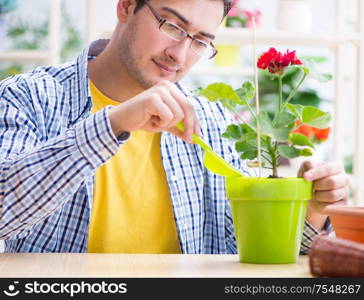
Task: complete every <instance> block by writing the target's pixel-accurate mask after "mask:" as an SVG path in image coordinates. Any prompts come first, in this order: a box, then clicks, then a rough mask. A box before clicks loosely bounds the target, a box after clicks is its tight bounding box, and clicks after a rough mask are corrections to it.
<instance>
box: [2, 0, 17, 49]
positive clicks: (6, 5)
mask: <svg viewBox="0 0 364 300" xmlns="http://www.w3.org/2000/svg"><path fill="white" fill-rule="evenodd" d="M17 7H18V1H17V0H0V46H1V45H4V39H5V36H6V21H5V18H4V15H5V14H6V13H8V12H10V11H12V10H14V9H15V8H17Z"/></svg>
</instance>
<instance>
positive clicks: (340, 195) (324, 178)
mask: <svg viewBox="0 0 364 300" xmlns="http://www.w3.org/2000/svg"><path fill="white" fill-rule="evenodd" d="M298 176H299V177H303V178H305V179H306V180H307V181H312V188H313V195H312V200H311V201H310V202H309V204H308V208H307V216H306V219H307V221H308V222H309V223H310V224H311V225H313V226H314V227H315V228H316V229H317V230H319V231H320V230H322V229H323V226H324V224H325V221H326V218H327V213H326V212H325V208H326V207H327V206H329V205H346V203H347V200H348V198H349V177H348V175H347V174H346V173H345V171H344V167H343V166H342V165H341V164H339V163H314V162H312V161H305V162H304V163H303V164H302V165H301V167H300V169H299V171H298Z"/></svg>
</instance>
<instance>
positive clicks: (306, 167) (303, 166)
mask: <svg viewBox="0 0 364 300" xmlns="http://www.w3.org/2000/svg"><path fill="white" fill-rule="evenodd" d="M315 165H316V163H314V162H313V161H310V160H306V161H304V162H303V163H302V164H301V166H300V169H299V170H298V177H303V174H304V173H305V172H306V171H308V170H310V169H312V168H314V167H315Z"/></svg>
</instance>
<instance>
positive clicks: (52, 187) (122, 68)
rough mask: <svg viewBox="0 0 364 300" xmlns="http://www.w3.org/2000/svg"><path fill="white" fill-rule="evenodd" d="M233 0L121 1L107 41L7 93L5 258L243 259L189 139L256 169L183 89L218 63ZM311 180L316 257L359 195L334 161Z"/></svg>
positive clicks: (0, 138) (1, 167) (0, 171)
mask: <svg viewBox="0 0 364 300" xmlns="http://www.w3.org/2000/svg"><path fill="white" fill-rule="evenodd" d="M230 2H231V1H227V0H183V1H182V0H150V1H144V0H141V1H136V0H119V2H118V5H117V18H118V24H117V26H116V28H115V31H114V33H113V36H112V38H111V40H110V41H98V42H96V43H94V44H93V45H91V47H90V48H89V49H87V50H85V51H84V52H83V53H82V54H81V56H80V57H79V58H78V59H77V61H76V62H71V63H68V64H65V65H62V66H57V67H43V68H39V69H36V70H34V71H33V72H30V73H28V74H23V75H20V76H15V77H12V78H9V79H7V80H5V81H3V82H2V83H1V85H0V99H1V100H0V151H1V153H0V154H1V156H0V237H1V238H2V239H4V240H5V251H7V252H87V251H88V252H119V253H236V245H235V240H234V232H233V225H232V219H231V211H230V206H229V202H228V201H227V199H226V195H225V186H224V178H222V177H219V176H216V175H214V174H212V173H211V172H208V171H207V170H206V169H205V168H204V167H203V165H202V151H201V150H200V149H199V148H198V147H197V146H196V145H194V144H192V143H191V138H192V133H197V134H200V135H202V136H203V137H204V138H205V139H207V140H208V142H209V143H210V145H211V146H212V148H213V149H214V150H215V151H217V152H218V153H219V154H220V155H222V156H223V157H224V158H226V160H228V161H229V162H231V163H232V164H234V165H235V166H236V167H237V168H240V169H241V170H242V171H243V172H245V173H246V174H247V175H249V169H248V168H247V167H246V165H245V164H244V163H243V162H241V161H240V160H239V159H238V158H237V156H235V155H236V154H235V153H234V151H233V150H232V148H231V146H230V144H228V143H227V142H226V141H225V140H223V139H221V138H220V136H221V133H222V131H223V130H224V129H225V128H226V125H227V124H228V123H230V122H231V119H230V117H229V115H228V113H227V112H225V111H224V110H223V109H222V108H221V107H220V106H219V105H218V104H213V103H210V102H208V101H206V100H204V99H196V98H194V97H191V96H189V95H188V94H187V93H186V92H185V91H184V90H183V88H182V87H181V86H180V85H179V84H178V83H177V82H178V81H179V80H180V79H181V78H182V77H183V76H184V75H185V74H186V73H187V72H188V71H189V69H190V68H191V67H192V66H193V65H194V64H195V63H196V62H197V61H198V60H199V59H200V58H201V56H203V55H208V56H209V57H212V56H213V55H214V54H215V53H216V51H215V49H214V47H213V43H212V41H213V39H214V34H215V32H216V29H217V27H218V26H219V24H220V22H221V20H222V19H223V16H224V15H226V13H227V11H228V10H229V8H230V6H231V3H230ZM180 120H183V122H184V126H185V132H184V133H181V132H179V131H178V130H177V129H176V128H175V125H176V123H177V122H179V121H180ZM130 133H131V136H130ZM300 174H301V175H303V176H304V177H305V178H306V179H307V180H312V181H314V198H313V200H312V201H311V202H310V205H309V209H308V214H307V221H306V223H305V229H304V238H303V242H302V247H301V251H302V252H303V253H305V252H306V253H307V251H308V249H309V247H310V243H311V241H312V239H313V237H314V236H315V235H316V234H317V233H318V232H319V231H320V230H322V229H323V228H324V226H325V222H326V220H327V216H326V215H324V213H323V208H324V207H325V206H326V205H329V204H337V203H341V202H345V201H346V199H347V197H348V187H347V178H346V175H345V174H344V173H343V171H342V168H341V167H340V166H338V165H336V164H321V165H318V166H315V165H313V164H312V163H310V162H308V163H306V164H304V165H303V166H302V168H301V171H300ZM326 225H327V224H326Z"/></svg>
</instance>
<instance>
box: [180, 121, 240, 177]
mask: <svg viewBox="0 0 364 300" xmlns="http://www.w3.org/2000/svg"><path fill="white" fill-rule="evenodd" d="M176 127H177V128H178V129H179V130H180V131H182V132H184V126H183V123H182V122H181V121H180V122H178V123H177V125H176ZM192 139H193V141H194V142H195V143H196V144H197V145H199V146H200V147H201V148H202V149H203V150H204V156H203V164H204V166H205V167H206V169H208V170H210V171H211V172H213V173H215V174H217V175H221V176H224V177H233V176H243V174H242V173H241V172H239V171H238V170H237V169H235V168H234V167H233V166H232V165H230V164H229V163H227V162H226V160H224V159H223V158H222V157H221V156H219V155H218V154H216V153H215V152H214V151H213V150H212V148H211V147H210V146H209V144H207V143H206V142H205V141H204V140H203V139H201V138H200V137H198V136H197V135H196V134H193V137H192Z"/></svg>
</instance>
